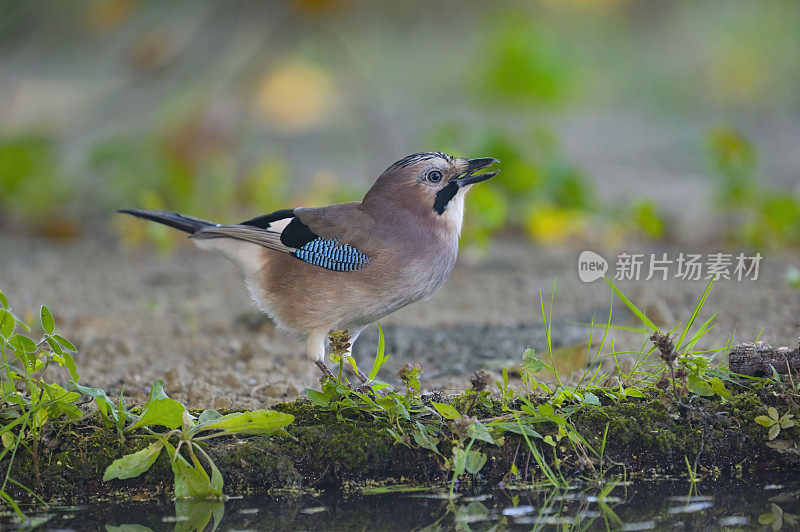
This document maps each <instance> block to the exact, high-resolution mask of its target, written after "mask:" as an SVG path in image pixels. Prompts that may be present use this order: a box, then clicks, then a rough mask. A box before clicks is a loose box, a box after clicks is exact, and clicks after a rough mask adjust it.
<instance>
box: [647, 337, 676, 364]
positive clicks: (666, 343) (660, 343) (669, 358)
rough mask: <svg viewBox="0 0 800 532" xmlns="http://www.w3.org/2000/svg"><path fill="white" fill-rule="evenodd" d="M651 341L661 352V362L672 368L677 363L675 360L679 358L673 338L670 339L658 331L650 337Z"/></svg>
mask: <svg viewBox="0 0 800 532" xmlns="http://www.w3.org/2000/svg"><path fill="white" fill-rule="evenodd" d="M650 341H651V342H653V343H654V344H656V347H657V348H658V350H659V351H660V354H659V356H660V357H661V360H663V361H664V362H666V363H667V364H669V365H670V366H671V365H672V363H673V362H675V359H676V358H678V353H677V352H676V351H675V342H673V341H672V338H670V337H669V335H668V334H664V333H662V332H661V331H656V332H654V333H653V335H652V336H651V337H650Z"/></svg>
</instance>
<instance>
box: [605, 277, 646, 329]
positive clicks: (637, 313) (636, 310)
mask: <svg viewBox="0 0 800 532" xmlns="http://www.w3.org/2000/svg"><path fill="white" fill-rule="evenodd" d="M603 279H605V281H606V283H608V286H610V287H611V290H612V291H613V292H614V294H615V295H616V296H617V297H618V298H619V299H620V301H622V302H623V303H625V306H626V307H628V309H629V310H630V311H631V312H633V314H634V315H635V316H636V317H637V318H639V320H640V321H641V322H642V323H643V324H644V325H645V326H646V327H647V328H648V329H650V330H651V331H657V330H658V327H656V324H655V323H653V322H652V321H651V320H650V318H648V317H647V316H645V314H644V312H642V311H641V310H640V309H639V307H637V306H636V305H634V304H633V302H632V301H631V300H630V299H628V297H627V296H626V295H625V294H623V293H622V291H620V289H619V288H617V287H616V286H615V285H614V283H613V282H611V279H609V278H608V277H603Z"/></svg>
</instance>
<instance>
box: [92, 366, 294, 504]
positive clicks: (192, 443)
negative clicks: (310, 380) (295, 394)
mask: <svg viewBox="0 0 800 532" xmlns="http://www.w3.org/2000/svg"><path fill="white" fill-rule="evenodd" d="M293 420H294V416H292V415H291V414H284V413H281V412H276V411H274V410H252V411H248V412H235V413H232V414H227V415H222V414H220V413H219V412H217V411H215V410H204V411H203V412H202V413H201V414H200V415H199V416H198V417H196V418H195V416H193V415H192V414H191V413H189V411H188V410H186V407H184V406H183V405H182V404H181V403H180V402H178V401H176V400H174V399H171V398H170V397H168V396H167V394H166V393H165V392H164V387H163V384H162V382H161V381H156V382H154V383H153V386H152V387H151V389H150V398H149V399H148V400H147V403H145V405H144V407H143V408H142V411H141V413H140V414H139V415H138V416H136V417H135V418H134V419H133V420H132V422H131V423H130V424H129V425H128V426H127V427H126V428H125V429H124V431H123V432H124V433H128V434H131V435H132V437H137V438H144V439H149V440H152V443H150V444H149V445H148V446H147V447H145V448H143V449H141V450H139V451H136V452H135V453H131V454H127V455H125V456H123V457H122V458H119V459H117V460H115V461H114V462H113V463H112V464H111V465H109V466H108V468H106V471H105V474H104V475H103V480H104V481H109V480H112V479H126V478H133V477H137V476H139V475H141V474H142V473H144V472H145V471H147V470H148V469H150V467H151V466H152V465H153V464H154V463H155V461H156V459H157V458H158V456H159V455H160V454H161V452H162V451H164V452H166V453H167V456H168V457H169V460H170V465H171V466H172V472H173V474H174V476H175V497H176V498H178V499H194V498H219V497H222V495H223V491H222V490H223V479H222V474H221V473H220V472H219V469H217V466H216V465H215V464H214V461H213V460H212V459H211V457H210V456H209V455H208V453H206V451H205V449H203V446H202V445H201V443H200V442H202V441H205V440H209V439H211V438H218V437H220V436H229V435H236V434H262V435H273V434H284V435H288V433H287V432H286V431H285V429H284V428H285V427H286V425H288V424H289V423H291V422H292V421H293ZM156 428H157V429H159V430H163V429H167V431H166V432H159V431H157V430H155V429H156ZM142 432H144V433H145V434H141V433H142ZM182 451H184V452H182ZM200 457H202V458H203V460H204V461H205V463H206V465H205V466H204V465H203V463H202V462H201V460H200ZM206 467H208V469H209V470H210V473H209V471H208V470H207V469H206Z"/></svg>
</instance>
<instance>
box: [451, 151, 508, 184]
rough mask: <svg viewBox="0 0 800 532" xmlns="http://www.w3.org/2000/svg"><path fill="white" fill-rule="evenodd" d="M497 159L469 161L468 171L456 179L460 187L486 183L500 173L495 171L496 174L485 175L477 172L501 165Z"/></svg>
mask: <svg viewBox="0 0 800 532" xmlns="http://www.w3.org/2000/svg"><path fill="white" fill-rule="evenodd" d="M499 162H500V161H498V160H497V159H495V158H493V157H482V158H480V159H470V160H469V161H467V163H468V164H467V171H466V172H464V173H463V174H461V176H460V177H458V178H456V180H455V181H456V183H458V186H460V187H464V186H467V185H474V184H475V183H480V182H481V181H486V180H487V179H489V178H492V177H494V176H496V175H497V174H499V173H500V170H495V171H494V172H487V173H485V174H477V175H475V172H477V171H478V170H483V169H484V168H486V167H487V166H491V165H493V164H495V163H499Z"/></svg>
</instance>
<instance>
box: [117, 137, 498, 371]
mask: <svg viewBox="0 0 800 532" xmlns="http://www.w3.org/2000/svg"><path fill="white" fill-rule="evenodd" d="M499 162H500V161H498V160H497V159H495V158H492V157H482V158H477V159H466V158H463V157H454V156H451V155H447V154H445V153H442V152H423V153H414V154H412V155H408V156H406V157H404V158H402V159H400V160H399V161H397V162H396V163H394V164H392V165H391V166H389V167H388V168H387V169H386V170H385V171H384V172H382V173H381V174H380V175H379V177H378V178H377V180H376V181H375V183H374V184H373V185H372V186H371V187H370V188H369V190H368V191H367V193H366V194H365V195H364V198H363V199H362V200H361V201H351V202H348V203H338V204H334V205H328V206H325V207H297V208H293V209H282V210H278V211H275V212H272V213H269V214H265V215H262V216H258V217H255V218H251V219H249V220H246V221H244V222H241V223H238V224H232V225H223V224H218V223H213V222H210V221H207V220H203V219H200V218H195V217H193V216H187V215H184V214H178V213H176V212H168V211H159V210H147V209H121V210H120V211H118V212H121V213H126V214H130V215H133V216H137V217H139V218H144V219H146V220H151V221H155V222H158V223H161V224H164V225H167V226H170V227H173V228H175V229H179V230H181V231H184V232H186V233H189V238H191V239H192V240H193V242H194V243H195V244H196V245H197V246H198V247H199V248H201V249H204V250H209V251H216V252H218V253H220V254H222V255H223V256H224V257H226V258H227V259H228V260H230V261H231V262H233V263H234V264H235V265H236V266H238V267H239V268H240V269H241V270H242V272H243V273H244V280H245V284H246V286H247V289H248V291H249V293H250V296H251V297H252V299H253V300H254V302H255V304H256V306H257V307H258V308H259V309H260V310H261V311H263V312H264V313H266V314H267V315H268V316H269V317H270V318H271V319H272V320H273V321H274V322H275V323H276V324H277V325H278V327H279V328H281V329H282V330H284V331H287V332H293V333H295V334H297V335H298V336H299V337H300V338H301V339H304V340H305V354H306V356H307V357H308V359H309V360H310V361H311V362H313V363H314V364H315V365H316V366H317V367H318V368H319V369H320V371H321V372H322V374H323V376H327V377H333V373H332V371H331V369H330V368H329V367H328V365H327V364H326V362H325V351H326V341H327V339H328V335H329V333H330V332H331V331H334V330H345V331H348V332H349V335H350V344H351V346H350V347H349V348H348V351H347V352H346V353H345V354H344V356H345V357H349V356H350V354H351V353H350V351H351V350H352V344H353V343H354V342H355V341H356V339H357V338H358V336H359V334H360V333H361V332H362V331H363V330H364V329H365V328H366V327H367V326H368V325H370V324H371V323H373V322H375V321H376V320H379V319H380V318H383V317H384V316H386V315H388V314H391V313H392V312H395V311H396V310H398V309H400V308H403V307H405V306H407V305H409V304H411V303H414V302H416V301H419V300H424V299H428V298H430V297H431V296H432V295H433V294H434V293H436V292H437V291H438V290H439V289H440V288H441V287H442V285H444V283H445V281H446V280H447V278H448V276H449V275H450V272H451V271H452V269H453V266H454V265H455V262H456V257H457V255H458V243H459V237H460V233H461V226H462V223H463V219H464V198H465V195H466V193H467V192H468V191H469V189H470V188H472V186H473V185H475V184H476V183H480V182H482V181H486V180H487V179H490V178H492V177H494V176H495V175H497V174H498V173H499V170H495V171H492V172H486V173H477V172H478V171H480V170H483V169H485V168H487V167H489V166H491V165H494V164H496V163H499ZM348 369H350V370H351V371H353V372H354V373H355V374H356V376H357V377H358V379H359V380H360V381H361V382H362V383H364V384H365V385H369V379H368V377H367V376H366V375H365V374H364V373H363V372H361V371H360V370H358V369H357V368H350V367H348Z"/></svg>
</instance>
